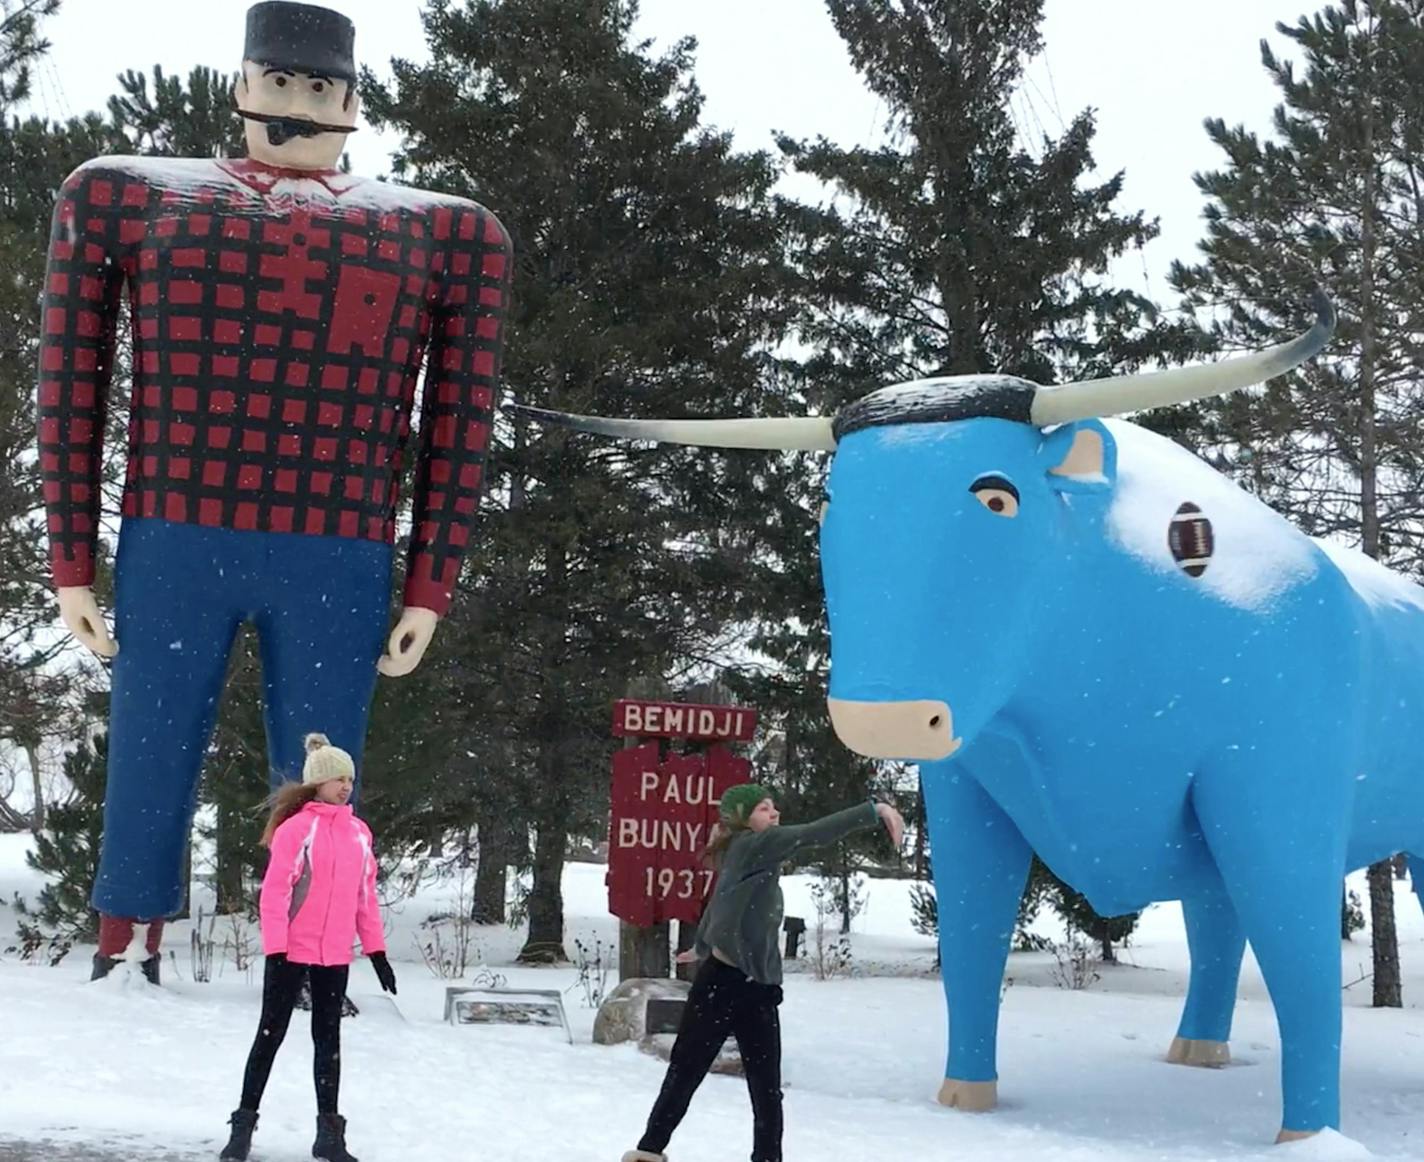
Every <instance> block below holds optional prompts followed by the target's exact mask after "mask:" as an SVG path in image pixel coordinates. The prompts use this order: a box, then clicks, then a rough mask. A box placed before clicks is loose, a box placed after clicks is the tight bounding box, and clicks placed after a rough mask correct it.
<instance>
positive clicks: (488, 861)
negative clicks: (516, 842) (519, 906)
mask: <svg viewBox="0 0 1424 1162" xmlns="http://www.w3.org/2000/svg"><path fill="white" fill-rule="evenodd" d="M509 848H510V843H509V837H508V836H507V835H505V834H503V832H501V831H499V830H498V829H497V828H495V827H493V826H491V825H489V824H486V823H481V824H480V862H479V867H478V869H477V870H476V871H475V899H474V904H473V907H472V909H471V912H470V918H471V919H472V920H474V922H475V923H476V924H503V923H504V920H505V910H504V897H505V890H506V888H507V887H508V871H509Z"/></svg>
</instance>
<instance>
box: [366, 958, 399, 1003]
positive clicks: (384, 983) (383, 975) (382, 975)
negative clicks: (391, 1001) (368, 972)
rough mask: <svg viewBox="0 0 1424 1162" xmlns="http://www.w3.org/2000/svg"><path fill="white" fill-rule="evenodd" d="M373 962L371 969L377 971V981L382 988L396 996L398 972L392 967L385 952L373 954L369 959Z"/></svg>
mask: <svg viewBox="0 0 1424 1162" xmlns="http://www.w3.org/2000/svg"><path fill="white" fill-rule="evenodd" d="M367 959H369V960H370V962H371V967H372V968H374V969H375V970H376V979H377V980H378V981H380V982H381V988H382V989H384V990H385V991H386V992H388V993H390V994H391V996H395V995H396V971H395V969H393V968H392V967H391V962H390V961H389V960H387V959H386V954H385V953H384V952H373V953H371V955H370V956H369V957H368V958H367Z"/></svg>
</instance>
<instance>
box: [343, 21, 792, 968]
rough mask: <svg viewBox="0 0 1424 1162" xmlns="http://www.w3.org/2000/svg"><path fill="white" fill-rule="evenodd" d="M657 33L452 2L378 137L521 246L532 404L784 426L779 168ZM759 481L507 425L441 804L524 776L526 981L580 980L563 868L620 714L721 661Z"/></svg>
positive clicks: (464, 641)
mask: <svg viewBox="0 0 1424 1162" xmlns="http://www.w3.org/2000/svg"><path fill="white" fill-rule="evenodd" d="M636 12H637V6H636V4H635V3H632V2H627V3H625V2H620V0H504V2H502V3H493V2H491V0H471V2H469V3H465V4H462V5H460V6H458V7H457V6H456V5H454V4H451V3H447V2H445V0H436V2H435V3H432V4H431V6H430V7H429V9H428V10H427V12H426V16H425V24H426V30H427V38H428V41H429V45H430V58H431V60H430V63H429V64H425V65H415V64H412V63H410V62H405V61H397V62H395V63H394V73H395V81H394V84H393V85H392V86H390V87H386V86H382V85H379V84H376V83H375V82H374V80H373V79H372V78H370V77H367V78H366V81H365V85H364V89H365V97H366V110H367V114H368V116H369V117H370V118H371V120H372V121H373V122H374V123H376V124H377V125H387V126H390V127H392V128H394V129H396V130H397V131H399V132H400V133H401V134H402V135H403V138H404V143H403V146H402V148H401V150H400V151H399V154H398V158H397V164H396V174H397V176H399V177H400V178H401V179H403V180H409V181H411V182H413V183H414V184H417V185H421V186H425V187H428V188H434V189H441V190H446V191H449V192H451V193H456V194H463V195H467V196H471V197H474V198H475V199H476V200H478V201H480V202H482V203H484V204H485V205H487V206H488V207H490V209H492V210H493V211H494V212H495V213H496V214H497V215H498V216H499V218H500V220H501V221H502V222H503V224H504V225H505V227H506V229H508V230H509V232H510V234H511V236H512V237H513V240H514V246H515V281H514V307H513V315H512V318H511V320H510V324H509V327H508V330H507V334H506V357H505V365H504V380H505V385H506V391H507V392H508V393H509V394H512V395H515V396H517V397H518V398H520V399H521V400H522V401H524V402H529V403H535V404H540V405H545V406H552V407H556V408H563V409H568V410H574V411H591V412H601V413H604V414H623V415H650V414H654V415H655V414H666V413H668V412H670V411H676V412H680V413H683V414H693V415H698V414H700V415H726V414H738V413H741V414H751V413H757V412H762V413H764V412H767V411H771V410H775V408H776V404H775V400H774V398H770V399H769V392H770V391H771V390H772V389H773V385H772V384H771V383H770V382H769V377H768V374H767V360H766V359H765V357H764V356H763V355H762V354H761V352H762V351H763V350H764V348H765V345H766V344H768V343H769V342H771V341H773V340H776V339H778V338H779V337H780V336H781V335H782V334H783V332H784V330H785V327H786V324H787V310H786V308H785V307H784V306H782V305H781V304H782V300H781V296H780V294H779V291H780V289H781V285H780V277H781V271H780V252H781V233H780V228H779V224H778V222H777V221H776V219H775V216H774V214H773V213H772V212H771V205H770V193H769V191H770V189H771V186H772V184H773V182H774V180H775V177H776V172H775V168H774V166H773V165H772V163H771V160H770V159H769V158H768V157H767V156H765V155H764V154H755V153H753V154H741V153H737V152H735V151H734V150H733V149H732V146H731V141H730V137H729V136H728V135H724V134H718V133H715V132H713V131H711V130H709V129H708V128H706V127H705V126H703V125H702V123H701V112H702V97H701V94H700V93H699V91H698V89H697V87H696V84H695V83H694V81H693V79H692V76H691V68H692V52H693V46H692V44H691V42H689V41H684V42H681V43H679V44H677V45H675V46H674V47H672V48H671V49H670V50H668V51H667V52H666V53H665V54H663V55H662V56H653V55H651V54H650V50H649V49H648V47H647V46H645V45H638V44H634V43H632V42H631V41H630V35H631V29H632V25H633V22H634V19H635V16H636ZM764 463H765V457H760V456H758V455H756V454H751V455H743V456H734V455H715V454H707V453H703V452H700V451H691V452H690V451H687V450H682V449H674V448H665V447H658V448H651V449H648V448H635V447H628V446H622V445H615V444H609V443H603V442H596V441H591V440H587V439H579V438H568V437H567V436H566V435H565V434H563V433H555V432H545V431H535V430H526V429H525V428H524V426H523V425H522V424H520V423H512V424H511V423H507V422H506V423H502V424H500V425H499V426H498V428H497V431H496V433H495V445H494V447H493V449H492V456H491V464H490V467H489V471H488V475H487V487H488V492H487V496H486V501H485V504H484V508H483V513H484V515H483V517H482V519H481V522H480V526H479V529H478V533H477V537H476V541H475V547H474V550H473V552H472V553H471V560H470V563H469V566H468V569H467V576H466V580H465V581H464V583H463V584H462V590H463V591H462V595H461V598H460V601H459V603H458V604H457V606H456V608H455V610H453V611H452V613H451V615H450V616H449V617H448V618H446V624H443V625H442V626H441V633H440V639H439V645H438V649H439V650H440V651H441V652H442V654H443V660H442V661H440V662H439V663H437V665H438V666H439V669H440V672H441V673H442V690H443V696H444V698H445V699H446V700H453V701H454V703H455V705H454V706H452V707H451V708H450V710H449V711H448V712H446V713H444V714H443V716H442V717H443V720H444V721H443V723H442V724H441V725H440V728H439V729H440V731H442V732H443V733H444V734H445V736H446V737H447V738H451V739H460V740H462V745H463V746H464V748H465V749H467V750H468V751H469V752H470V753H472V754H474V755H475V756H476V757H475V758H474V759H472V760H470V762H469V764H468V765H466V764H465V763H463V762H462V763H460V764H459V769H458V770H457V771H455V772H451V774H452V775H454V776H455V777H452V778H450V779H449V780H448V782H447V783H446V785H445V787H444V788H443V790H442V794H443V797H445V798H446V799H447V800H448V799H451V798H455V797H458V796H461V795H468V794H470V793H471V792H475V793H478V794H481V795H483V794H485V792H486V791H487V790H488V788H489V784H491V783H493V781H494V780H495V779H507V782H506V783H505V784H504V787H505V791H506V792H513V794H514V795H515V796H517V799H518V802H519V807H518V810H519V812H520V814H521V815H522V818H523V820H524V821H527V823H528V824H530V825H532V828H533V831H534V833H535V837H536V838H535V846H534V854H533V867H532V870H533V883H532V889H531V892H530V895H529V897H528V901H527V906H528V914H529V934H528V939H527V943H526V945H525V949H524V952H523V955H524V956H525V958H527V959H540V958H562V957H563V956H564V951H563V943H562V942H563V910H562V899H561V894H560V874H561V871H562V866H563V860H564V852H565V844H566V841H567V837H568V836H569V835H570V834H579V833H583V834H592V833H594V832H597V831H600V830H601V828H602V826H603V822H602V821H603V816H604V813H605V811H606V806H607V780H608V771H607V761H608V760H607V750H608V748H607V742H606V739H607V735H608V716H609V703H610V701H611V700H612V699H613V698H614V697H616V696H617V695H618V693H619V692H621V690H622V689H623V687H624V686H625V684H626V682H627V681H628V680H629V678H631V677H633V676H635V675H640V674H651V675H659V676H663V677H666V678H668V679H669V680H673V681H676V680H678V678H679V676H680V675H681V674H683V673H685V672H686V671H687V670H688V669H689V668H690V667H692V666H694V665H696V664H699V663H700V662H701V661H702V659H704V658H708V657H715V656H716V655H717V653H718V652H719V650H720V649H721V648H722V647H723V645H724V642H723V640H722V637H723V629H724V620H725V618H726V617H727V616H728V615H729V613H730V614H735V611H736V605H737V600H738V594H737V590H738V587H739V585H740V584H741V573H740V569H739V564H738V561H739V558H740V557H742V556H745V555H746V554H748V553H749V552H750V551H751V550H752V548H754V546H755V543H756V542H755V537H756V527H755V526H756V524H757V522H758V520H759V510H758V508H757V507H756V503H757V502H756V500H755V499H754V498H755V497H756V494H757V491H758V487H759V485H758V478H759V474H760V475H761V478H762V480H763V481H764V472H765V469H764ZM432 737H433V735H432ZM482 768H483V769H482ZM495 809H496V808H494V807H493V805H492V806H491V808H490V810H495ZM488 818H489V816H488V815H487V816H486V821H488Z"/></svg>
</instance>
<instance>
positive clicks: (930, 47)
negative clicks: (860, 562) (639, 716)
mask: <svg viewBox="0 0 1424 1162" xmlns="http://www.w3.org/2000/svg"><path fill="white" fill-rule="evenodd" d="M826 7H827V9H828V11H829V13H830V17H831V19H832V21H833V22H834V24H835V26H836V29H837V31H838V32H839V33H840V35H841V37H842V38H843V39H844V41H845V43H846V46H847V48H848V50H849V52H850V57H851V61H852V63H853V64H854V65H855V67H856V69H857V70H858V71H859V72H860V74H861V75H862V77H863V79H864V81H865V83H866V85H867V86H868V87H869V88H870V89H871V90H872V91H873V92H874V93H875V94H876V96H877V97H879V98H880V101H881V104H882V107H883V108H884V110H885V113H886V125H885V128H886V140H885V142H884V143H883V144H880V145H877V146H874V147H858V148H845V147H842V146H840V145H837V144H835V143H833V142H831V141H828V140H825V139H824V138H821V139H817V140H815V141H796V140H793V139H791V138H789V137H785V136H783V137H781V138H780V139H779V145H780V148H781V150H782V152H783V154H784V156H785V157H786V158H787V159H788V160H789V162H790V163H791V164H792V165H793V166H794V168H795V169H796V170H797V171H799V172H801V173H803V174H806V175H809V176H812V177H815V178H818V179H820V180H821V181H822V182H823V183H825V184H826V186H827V187H828V192H829V193H830V194H832V195H833V198H832V199H830V200H827V201H825V202H824V203H823V204H821V205H818V206H809V205H800V206H791V207H788V214H789V217H790V220H791V223H792V227H793V239H792V240H793V251H794V256H795V260H796V266H797V271H798V274H799V276H800V283H799V285H798V288H797V289H798V291H799V295H800V297H801V298H802V299H803V300H804V301H805V302H806V303H807V304H808V309H807V310H806V311H805V312H804V313H803V315H802V316H801V317H800V318H799V320H798V332H799V338H800V339H801V340H802V342H803V343H804V344H805V345H806V346H807V347H809V348H810V349H811V351H812V354H811V355H810V357H809V358H807V359H805V360H803V361H801V362H799V364H790V363H788V365H787V366H786V367H784V369H783V371H784V374H785V375H786V376H787V377H788V378H789V379H790V380H791V381H792V382H794V384H795V385H796V387H797V388H798V389H799V393H800V396H801V398H802V399H804V400H805V402H806V403H807V405H808V406H809V407H810V408H811V410H814V411H817V412H820V413H822V414H831V413H833V412H834V411H835V410H836V409H837V408H839V407H840V406H842V405H844V404H845V403H846V402H848V401H850V400H851V399H854V398H856V397H858V396H860V395H862V394H864V393H865V392H867V391H870V390H873V389H874V388H876V387H881V386H884V385H885V384H887V383H891V382H895V381H899V380H907V379H913V378H917V377H920V376H925V375H932V374H960V373H976V372H1002V373H1007V374H1013V375H1022V376H1025V377H1026V378H1029V379H1033V380H1036V381H1038V382H1041V383H1052V382H1055V381H1057V380H1058V379H1060V378H1064V377H1072V378H1081V377H1092V376H1097V375H1107V374H1112V373H1114V372H1116V371H1121V370H1125V369H1130V368H1132V367H1135V366H1136V365H1138V364H1140V363H1142V362H1143V361H1145V360H1147V359H1149V358H1160V357H1166V356H1172V355H1177V354H1180V353H1182V352H1183V351H1184V350H1189V349H1190V346H1189V339H1188V338H1187V337H1186V336H1185V335H1184V333H1183V329H1182V328H1179V327H1172V326H1167V325H1165V324H1163V323H1162V322H1161V320H1160V319H1158V318H1157V315H1156V312H1155V309H1154V307H1153V305H1152V304H1151V303H1150V302H1148V301H1147V300H1145V299H1144V298H1143V297H1142V296H1140V295H1137V294H1135V293H1132V292H1130V291H1127V290H1124V289H1121V288H1117V287H1114V286H1112V285H1111V284H1110V283H1109V281H1108V280H1107V278H1106V277H1105V274H1104V272H1105V270H1106V268H1107V265H1108V263H1109V262H1110V261H1111V260H1112V259H1113V258H1115V257H1118V256H1120V255H1122V254H1124V253H1126V252H1128V251H1130V250H1133V249H1135V248H1138V247H1140V246H1141V245H1143V244H1144V243H1145V242H1147V241H1148V240H1149V239H1151V238H1152V237H1154V236H1155V235H1156V233H1157V227H1156V224H1155V222H1150V221H1148V220H1146V219H1145V218H1144V216H1143V215H1142V214H1141V213H1137V212H1126V213H1124V212H1120V211H1119V210H1117V209H1116V208H1115V207H1116V203H1117V201H1118V198H1119V194H1120V191H1121V186H1122V175H1121V174H1118V175H1116V176H1114V177H1112V178H1110V179H1109V180H1107V181H1104V182H1100V183H1097V184H1092V183H1090V182H1089V181H1088V175H1089V172H1090V171H1091V169H1092V165H1093V160H1092V153H1091V146H1092V140H1093V133H1094V125H1093V118H1092V114H1091V113H1090V112H1084V113H1081V114H1079V115H1078V116H1077V117H1075V118H1074V119H1073V120H1072V122H1071V123H1070V124H1069V125H1068V127H1067V128H1066V129H1065V130H1064V131H1063V133H1062V134H1061V135H1060V136H1058V137H1057V138H1051V137H1049V136H1047V135H1045V136H1043V137H1042V138H1041V139H1040V140H1037V141H1030V140H1026V139H1023V138H1021V137H1020V135H1019V134H1018V132H1017V130H1016V129H1015V125H1014V119H1013V114H1012V109H1011V101H1012V99H1013V98H1014V96H1015V94H1016V92H1017V91H1018V87H1019V85H1020V82H1021V78H1022V76H1023V70H1024V67H1025V64H1026V62H1027V61H1028V60H1029V59H1030V58H1032V57H1033V56H1034V55H1035V54H1036V53H1038V52H1039V51H1040V49H1041V47H1042V41H1041V36H1040V31H1039V28H1040V24H1041V22H1042V7H1043V5H1042V0H1002V2H999V3H994V4H990V5H986V4H984V3H982V0H893V2H892V0H827V5H826ZM789 459H791V460H792V461H794V462H795V466H794V470H792V471H787V472H785V473H783V474H782V475H780V476H779V478H778V480H779V486H778V487H777V488H776V489H775V490H774V493H773V495H772V496H771V497H770V498H769V500H770V503H771V508H772V511H771V513H770V514H769V515H768V517H767V525H766V529H767V533H768V535H769V536H771V537H774V538H775V541H774V554H772V555H771V556H770V557H769V559H768V560H767V561H765V562H764V563H760V564H759V565H758V566H757V567H756V579H755V584H754V586H753V587H752V588H751V590H750V593H751V596H752V597H753V598H755V599H756V600H758V601H759V602H760V603H761V604H760V608H761V610H762V612H763V616H762V617H761V618H760V620H759V631H758V633H757V634H756V636H755V637H754V638H753V641H752V645H753V647H754V648H755V649H756V650H757V651H758V652H760V653H761V654H763V655H765V656H767V657H769V658H771V659H772V660H773V661H774V662H775V663H777V664H778V665H779V667H780V671H781V672H780V673H775V674H770V675H767V674H761V673H756V672H754V673H750V674H748V675H747V677H746V679H745V683H746V691H747V696H748V697H750V698H752V699H754V700H755V702H756V704H757V705H759V706H762V707H764V708H766V709H768V710H769V711H770V712H771V714H772V715H773V717H775V718H777V719H778V720H780V721H781V722H782V723H784V728H785V730H786V732H787V735H788V739H789V740H790V741H788V747H789V748H792V750H793V753H794V755H795V759H794V763H795V765H796V766H797V767H799V768H803V769H804V770H805V772H806V774H805V776H804V777H805V778H807V779H808V780H809V779H814V780H815V781H816V782H817V784H818V786H819V787H820V788H822V789H823V790H824V791H825V792H826V793H827V794H830V795H832V796H834V797H836V798H839V799H841V800H843V801H848V800H850V799H851V798H853V796H854V795H855V794H857V793H859V792H860V791H861V790H863V789H864V787H865V786H867V785H868V784H869V783H870V781H871V775H870V764H866V763H864V762H858V761H856V760H853V759H847V758H845V757H844V751H843V748H841V747H840V745H839V744H838V743H837V742H836V740H835V739H834V737H833V735H832V733H831V731H830V728H829V725H828V723H827V721H826V714H825V708H824V701H823V700H824V697H825V690H826V686H827V670H828V665H829V648H828V640H827V637H826V632H825V625H824V619H823V614H822V611H821V601H822V595H821V590H820V578H819V570H818V567H817V564H816V561H817V556H816V541H817V528H816V524H815V520H814V514H815V513H816V512H817V511H818V509H819V507H820V500H821V496H820V493H821V491H822V483H823V474H824V465H823V464H822V463H820V462H819V461H817V460H815V459H814V458H812V457H811V456H801V457H793V458H789ZM828 776H830V777H833V778H834V779H835V782H830V781H828V778H827V777H828ZM910 800H911V803H913V800H914V797H913V796H911V797H910Z"/></svg>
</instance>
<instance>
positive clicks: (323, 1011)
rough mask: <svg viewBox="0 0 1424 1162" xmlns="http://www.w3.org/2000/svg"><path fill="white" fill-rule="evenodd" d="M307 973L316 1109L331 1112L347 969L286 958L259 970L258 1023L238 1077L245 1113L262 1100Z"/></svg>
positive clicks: (338, 1065) (336, 1085)
mask: <svg viewBox="0 0 1424 1162" xmlns="http://www.w3.org/2000/svg"><path fill="white" fill-rule="evenodd" d="M308 973H310V974H311V998H312V1013H311V1029H312V1049H313V1054H312V1056H313V1062H312V1071H313V1073H314V1075H315V1077H316V1109H317V1113H321V1114H334V1113H336V1099H337V1094H338V1091H339V1090H340V1089H341V998H342V997H344V996H345V995H346V978H347V976H348V975H349V973H350V970H349V968H348V967H347V966H346V965H344V964H343V965H339V966H336V967H333V968H326V967H323V966H321V965H316V964H313V965H305V964H293V963H292V962H291V961H289V960H288V959H287V958H286V957H285V956H280V957H278V956H269V957H268V958H267V966H266V968H265V969H264V970H263V974H262V1019H261V1020H260V1021H259V1022H258V1025H257V1039H256V1040H255V1041H253V1042H252V1052H251V1053H249V1054H248V1055H247V1070H246V1072H245V1073H244V1074H243V1076H242V1101H241V1102H240V1103H239V1104H240V1105H241V1106H242V1108H243V1109H245V1110H255V1109H256V1108H257V1107H258V1105H259V1104H260V1103H261V1101H262V1091H263V1090H264V1089H266V1088H267V1078H268V1076H269V1075H270V1074H271V1072H272V1062H273V1061H275V1060H276V1058H277V1050H278V1049H280V1048H281V1047H282V1039H283V1038H284V1037H286V1035H287V1025H288V1024H289V1023H290V1022H291V1019H292V1009H293V1008H295V1007H296V1004H297V993H298V992H300V991H301V987H302V980H303V979H304V978H305V977H306V975H307V974H308Z"/></svg>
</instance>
